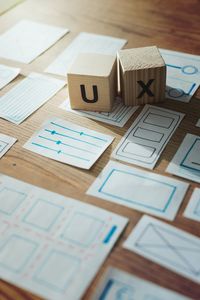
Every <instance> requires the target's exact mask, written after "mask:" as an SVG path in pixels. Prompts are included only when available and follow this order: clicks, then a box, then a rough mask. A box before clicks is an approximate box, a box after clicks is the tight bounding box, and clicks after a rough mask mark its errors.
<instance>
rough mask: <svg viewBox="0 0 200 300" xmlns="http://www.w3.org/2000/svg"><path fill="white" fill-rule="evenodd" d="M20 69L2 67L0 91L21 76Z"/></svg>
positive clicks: (0, 66) (0, 68)
mask: <svg viewBox="0 0 200 300" xmlns="http://www.w3.org/2000/svg"><path fill="white" fill-rule="evenodd" d="M19 72H20V69H19V68H12V67H8V66H5V65H0V90H1V89H2V88H3V87H4V86H6V85H7V84H8V83H9V82H11V81H12V80H13V79H14V78H15V77H17V75H19Z"/></svg>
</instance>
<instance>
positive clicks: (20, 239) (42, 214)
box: [0, 175, 128, 300]
mask: <svg viewBox="0 0 200 300" xmlns="http://www.w3.org/2000/svg"><path fill="white" fill-rule="evenodd" d="M5 200H6V201H5ZM127 222H128V220H127V219H126V218H124V217H121V216H119V215H116V214H113V213H110V212H108V211H106V210H103V209H100V208H98V207H96V206H92V205H89V204H85V203H82V202H80V201H77V200H74V199H70V198H66V197H64V196H61V195H58V194H55V193H52V192H49V191H47V190H44V189H40V188H38V187H35V186H33V185H30V184H26V183H24V182H22V181H18V180H15V179H13V178H11V177H7V176H4V175H0V233H1V235H0V277H1V278H2V279H4V280H7V281H9V282H10V283H13V284H15V285H17V286H19V287H21V288H25V289H27V290H30V291H31V292H33V293H36V294H38V295H40V296H41V297H43V298H45V299H49V300H66V299H73V300H78V299H80V298H81V297H82V296H83V294H84V292H85V291H86V289H87V288H88V286H89V284H90V283H91V281H92V279H93V278H94V276H95V275H96V273H97V272H98V270H99V268H100V267H101V265H102V263H103V262H104V260H105V259H106V257H107V255H108V254H109V252H110V251H111V249H112V247H113V246H114V244H115V242H116V240H117V239H118V238H119V236H120V234H121V233H122V231H123V229H124V228H125V226H126V224H127Z"/></svg>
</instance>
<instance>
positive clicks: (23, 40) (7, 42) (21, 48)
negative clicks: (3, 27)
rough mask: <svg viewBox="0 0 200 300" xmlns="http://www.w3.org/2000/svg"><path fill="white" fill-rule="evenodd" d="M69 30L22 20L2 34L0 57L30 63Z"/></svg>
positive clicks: (0, 37)
mask: <svg viewBox="0 0 200 300" xmlns="http://www.w3.org/2000/svg"><path fill="white" fill-rule="evenodd" d="M67 32H69V30H68V29H65V28H61V27H56V26H50V25H46V24H42V23H38V22H33V21H29V20H23V21H20V22H19V23H17V24H16V25H15V26H14V27H12V28H11V29H9V30H8V31H6V32H5V33H4V34H2V35H1V36H0V57H3V58H7V59H12V60H16V61H19V62H22V63H27V64H28V63H30V62H31V61H33V60H34V59H35V58H36V57H37V56H38V55H40V54H42V53H43V52H44V51H46V50H47V49H48V48H49V47H51V46H52V45H53V44H54V43H55V42H57V41H58V40H59V39H60V38H61V37H62V36H63V35H65V34H66V33H67ZM13 45H14V46H13Z"/></svg>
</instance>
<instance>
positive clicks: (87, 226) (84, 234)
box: [62, 212, 104, 247]
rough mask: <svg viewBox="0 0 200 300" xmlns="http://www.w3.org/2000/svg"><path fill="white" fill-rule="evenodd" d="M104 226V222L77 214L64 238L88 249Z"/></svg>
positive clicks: (68, 226) (63, 235) (67, 228)
mask: <svg viewBox="0 0 200 300" xmlns="http://www.w3.org/2000/svg"><path fill="white" fill-rule="evenodd" d="M80 224H81V226H80ZM103 225H104V222H103V221H101V220H99V219H96V218H94V217H93V216H90V215H87V214H83V213H81V212H80V213H79V212H77V213H75V214H74V215H73V216H72V218H71V220H70V222H69V223H68V224H67V226H66V228H65V229H64V231H63V233H62V237H63V238H64V239H65V240H68V241H70V242H73V243H76V244H79V245H81V246H84V247H87V246H89V245H90V244H91V243H92V242H93V241H94V240H95V238H96V237H97V234H98V233H99V232H100V230H101V228H102V227H103Z"/></svg>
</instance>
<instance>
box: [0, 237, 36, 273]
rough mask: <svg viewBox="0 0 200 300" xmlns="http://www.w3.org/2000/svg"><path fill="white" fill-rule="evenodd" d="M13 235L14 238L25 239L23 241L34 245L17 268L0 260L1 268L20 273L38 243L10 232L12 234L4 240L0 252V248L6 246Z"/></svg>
mask: <svg viewBox="0 0 200 300" xmlns="http://www.w3.org/2000/svg"><path fill="white" fill-rule="evenodd" d="M13 237H14V238H17V239H19V240H23V241H25V242H28V243H29V244H33V245H34V248H33V250H32V251H31V253H29V255H28V256H27V258H26V260H25V262H24V263H23V264H22V266H20V268H19V269H14V268H10V267H9V266H7V265H6V264H4V263H2V262H0V266H2V267H3V268H6V269H7V270H8V271H12V272H14V273H20V272H21V271H22V270H23V269H24V267H25V266H26V265H27V263H28V261H29V260H30V259H31V256H32V255H33V254H34V253H35V251H36V249H37V248H38V245H39V244H38V243H36V242H35V241H33V240H29V239H27V238H24V237H22V236H20V235H18V234H12V235H10V236H9V238H8V239H7V240H6V242H5V243H4V244H3V245H2V246H1V247H0V253H1V250H2V249H3V248H4V247H6V245H7V244H8V243H9V242H10V240H11V239H12V238H13Z"/></svg>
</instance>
